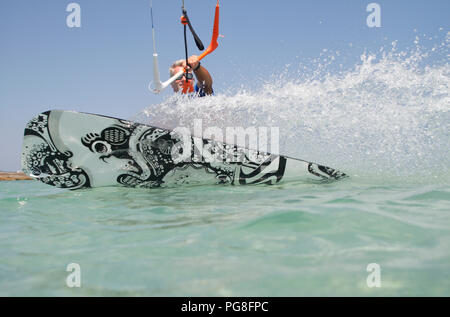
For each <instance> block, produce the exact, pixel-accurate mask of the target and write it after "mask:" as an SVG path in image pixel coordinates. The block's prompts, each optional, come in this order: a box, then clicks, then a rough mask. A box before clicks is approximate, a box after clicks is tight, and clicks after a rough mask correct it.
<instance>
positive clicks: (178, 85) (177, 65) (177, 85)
mask: <svg viewBox="0 0 450 317" xmlns="http://www.w3.org/2000/svg"><path fill="white" fill-rule="evenodd" d="M185 64H186V61H185V60H184V59H180V60H177V61H176V62H174V63H173V64H172V66H171V67H170V68H169V74H170V77H172V76H173V75H175V74H176V73H178V72H179V71H180V70H182V71H184V65H185ZM189 72H190V73H191V72H192V71H189ZM185 82H186V78H185V77H184V76H181V78H178V79H177V80H175V81H174V82H173V83H172V84H171V86H172V89H173V91H174V92H178V91H180V90H181V89H182V88H183V84H184V83H185Z"/></svg>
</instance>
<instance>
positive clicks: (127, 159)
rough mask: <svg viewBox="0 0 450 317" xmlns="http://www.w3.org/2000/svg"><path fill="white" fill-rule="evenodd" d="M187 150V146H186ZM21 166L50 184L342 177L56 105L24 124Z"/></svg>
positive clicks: (306, 165) (315, 166)
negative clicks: (56, 106) (55, 107)
mask: <svg viewBox="0 0 450 317" xmlns="http://www.w3.org/2000/svg"><path fill="white" fill-rule="evenodd" d="M186 149H188V150H186ZM22 170H23V171H24V172H25V173H26V174H27V175H30V176H31V177H33V178H35V179H37V180H39V181H41V182H43V183H45V184H48V185H52V186H56V187H60V188H69V189H79V188H86V187H102V186H116V185H119V186H127V187H143V188H153V187H167V186H176V185H183V184H232V185H245V184H275V183H278V182H280V181H282V180H286V179H292V180H296V179H305V180H310V179H312V180H314V179H316V180H338V179H341V178H344V177H347V176H346V175H345V174H344V173H341V172H339V171H336V170H334V169H332V168H329V167H326V166H321V165H318V164H314V163H310V162H306V161H302V160H298V159H293V158H287V157H285V156H282V155H273V154H269V153H261V152H258V151H255V150H248V149H244V148H240V147H237V146H234V145H228V144H225V143H221V142H217V141H212V140H205V139H200V138H196V137H190V136H188V137H186V136H183V135H180V134H177V133H176V132H174V131H170V130H166V129H160V128H156V127H152V126H148V125H144V124H139V123H134V122H130V121H126V120H121V119H117V118H112V117H106V116H101V115H94V114H87V113H78V112H73V111H60V110H52V111H47V112H44V113H41V114H39V115H37V116H36V117H34V118H33V119H32V120H31V121H30V122H28V124H27V125H26V128H25V134H24V143H23V151H22Z"/></svg>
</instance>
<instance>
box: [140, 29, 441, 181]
mask: <svg viewBox="0 0 450 317" xmlns="http://www.w3.org/2000/svg"><path fill="white" fill-rule="evenodd" d="M448 48H449V36H448V34H447V35H446V38H445V39H444V40H443V41H442V43H440V44H437V45H435V46H433V47H431V48H429V47H428V48H426V47H424V46H421V45H420V44H419V38H418V37H416V40H415V41H414V47H413V48H410V49H407V50H403V51H399V50H398V48H397V42H395V41H394V42H392V44H391V47H389V48H388V49H385V48H384V47H382V48H380V49H379V50H378V52H376V53H371V52H363V53H362V54H361V56H360V62H359V63H357V64H356V65H354V66H353V67H350V68H349V69H343V67H342V64H339V61H340V57H341V53H340V52H335V53H332V52H330V51H327V50H325V51H324V52H322V54H321V58H317V59H315V60H313V61H311V62H309V63H308V64H305V63H302V64H300V65H296V66H293V65H290V66H289V67H287V69H286V70H285V71H284V72H282V73H281V74H273V75H272V76H271V77H270V78H271V79H269V80H267V79H266V81H265V82H264V83H263V84H262V86H261V87H260V88H258V89H245V87H241V88H240V89H239V90H238V91H234V92H227V93H221V92H216V95H215V96H212V97H206V98H190V97H187V96H181V95H174V96H171V97H169V98H168V99H166V100H165V101H164V102H163V103H161V104H159V105H152V106H150V107H148V108H147V109H144V110H143V111H142V112H141V113H139V114H138V115H136V116H135V117H134V118H133V120H137V121H139V122H142V123H147V124H151V125H155V126H159V127H164V128H174V127H179V126H184V127H188V128H191V129H192V122H194V120H195V119H201V120H202V124H203V127H204V128H206V127H209V126H214V127H219V128H221V129H223V130H224V131H225V128H226V127H230V126H231V127H244V128H245V127H249V126H255V127H261V126H262V127H279V133H280V140H279V151H280V154H284V155H287V156H291V157H296V158H301V159H303V160H307V161H312V162H317V163H320V164H324V165H327V166H331V167H334V168H337V169H339V170H342V171H344V172H345V173H347V174H349V175H351V176H354V177H355V176H368V177H376V176H379V177H380V178H384V179H386V177H395V176H399V177H406V176H412V177H416V178H417V177H419V178H421V179H423V178H426V179H428V180H430V179H431V180H433V179H436V178H441V179H442V178H444V179H448V178H449V175H450V173H449V166H450V159H449V157H450V153H449V149H450V138H449V131H450V112H449V110H450V107H449V105H450V97H449V84H450V80H449V79H450V78H449V77H450V67H449V64H448ZM295 67H297V69H295ZM269 147H270V145H269Z"/></svg>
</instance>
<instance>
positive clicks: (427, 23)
mask: <svg viewBox="0 0 450 317" xmlns="http://www.w3.org/2000/svg"><path fill="white" fill-rule="evenodd" d="M71 2H76V3H78V4H79V5H80V6H81V27H80V28H68V27H67V25H66V17H67V15H68V14H69V13H68V12H66V7H67V5H68V4H69V3H71ZM371 2H376V3H378V4H379V5H380V6H381V25H382V26H381V28H369V27H368V26H367V25H366V18H367V16H368V15H369V12H366V6H367V5H368V4H369V3H371ZM149 3H150V1H149V0H132V1H130V0H113V1H112V0H108V1H107V0H78V1H66V0H2V1H1V2H0V132H1V136H2V137H1V138H0V146H1V149H2V153H1V156H0V170H17V169H19V168H20V151H21V146H22V134H23V129H24V126H25V124H26V122H27V121H28V120H29V119H31V118H32V117H33V116H34V115H35V114H37V113H39V112H42V111H45V110H49V109H70V110H77V111H84V112H92V113H98V114H105V115H110V116H114V117H121V118H129V117H131V116H133V115H134V114H136V113H137V112H139V111H140V110H142V109H143V108H145V107H148V106H149V105H151V104H156V103H159V102H161V101H162V100H163V99H164V98H167V96H168V94H169V92H165V93H164V94H162V95H159V96H155V95H153V94H152V93H151V92H149V91H148V90H147V84H148V83H149V81H150V80H151V76H152V75H151V71H152V60H151V54H152V42H151V23H150V9H149ZM215 3H216V0H185V5H186V8H187V9H188V13H189V15H190V18H191V20H192V22H193V25H194V27H195V29H196V31H197V33H198V34H199V35H200V37H201V38H202V40H203V41H204V43H205V45H208V44H209V40H210V37H211V28H212V20H213V12H214V7H215ZM153 6H154V18H155V27H156V32H157V34H156V35H157V49H158V53H159V54H160V67H161V68H162V70H163V72H162V74H163V76H162V77H163V78H165V77H166V72H165V69H166V67H167V66H169V65H170V64H171V62H172V61H173V60H176V59H179V58H183V55H184V48H183V33H182V26H181V24H180V22H179V18H180V15H181V0H177V1H175V0H170V1H169V0H153ZM449 21H450V1H448V0H430V1H425V0H389V1H387V0H379V1H363V0H341V1H338V0H314V1H312V0H311V1H301V0H279V1H265V0H264V1H256V0H221V22H220V33H221V34H223V35H224V36H225V38H222V39H220V42H219V43H220V46H219V48H218V49H217V50H216V52H214V54H212V55H210V56H208V57H207V58H206V59H205V60H204V63H203V65H205V66H207V68H208V69H209V70H210V72H211V73H212V74H213V77H214V79H215V85H214V88H215V91H216V92H219V91H220V90H221V89H225V88H227V87H231V86H233V85H239V84H241V82H240V81H241V80H242V75H243V74H249V73H250V72H259V74H263V73H264V72H267V73H268V74H270V73H271V72H273V71H275V70H278V69H280V68H282V67H283V66H284V65H285V64H287V63H290V62H293V61H294V60H295V58H296V57H297V56H298V58H299V59H305V60H307V59H308V58H314V57H316V56H319V54H320V53H321V52H322V50H323V49H325V48H326V49H328V50H331V51H335V50H344V51H346V52H347V53H348V54H350V55H351V56H354V58H355V63H356V60H357V59H358V57H359V55H360V54H361V53H362V52H363V51H364V49H368V50H372V49H373V50H376V49H377V48H379V47H381V46H383V45H384V44H386V43H387V42H386V39H387V40H388V42H392V41H393V40H398V41H399V46H400V47H401V46H402V45H405V46H407V45H410V44H411V43H412V41H413V39H414V36H415V35H416V33H415V32H414V29H416V30H417V32H418V33H420V34H429V35H436V34H438V30H439V28H443V31H441V32H445V33H446V32H448V31H449ZM189 40H190V43H191V45H190V53H191V54H194V53H197V54H198V51H197V50H195V48H194V45H193V42H192V38H191V37H190V38H189ZM349 43H352V44H353V45H352V47H350V46H349Z"/></svg>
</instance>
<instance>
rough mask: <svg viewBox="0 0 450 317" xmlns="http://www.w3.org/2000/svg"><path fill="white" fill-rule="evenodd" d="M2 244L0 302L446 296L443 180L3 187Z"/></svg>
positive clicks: (448, 235)
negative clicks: (74, 280) (75, 269)
mask: <svg viewBox="0 0 450 317" xmlns="http://www.w3.org/2000/svg"><path fill="white" fill-rule="evenodd" d="M0 236H1V239H0V252H1V255H2V256H1V259H0V296H450V190H449V186H448V183H442V184H439V183H436V184H420V183H415V184H414V183H411V182H410V183H407V184H404V183H402V182H396V183H393V182H390V183H389V184H383V183H382V182H375V183H374V182H371V180H370V179H369V180H368V179H346V180H343V181H338V182H335V183H330V184H313V183H305V182H290V183H285V184H278V185H257V186H227V185H225V186H224V185H217V186H192V187H180V188H167V189H152V190H148V189H127V188H120V187H109V188H97V189H86V190H78V191H67V190H59V189H55V188H53V187H49V186H47V185H44V184H41V183H39V182H37V181H16V182H0ZM70 263H76V264H78V265H79V267H80V272H81V274H80V280H81V287H73V288H70V287H68V285H67V283H66V278H67V277H68V276H69V274H71V273H72V272H71V271H70V272H68V271H66V269H67V266H68V265H69V264H70ZM371 263H376V265H379V273H380V274H379V281H380V284H378V285H379V286H380V287H376V286H373V283H370V281H373V275H371V274H373V273H374V272H375V271H373V267H372V268H371V267H369V271H368V270H367V269H368V265H369V264H371ZM368 279H369V283H368V281H367V280H368ZM369 286H372V287H369Z"/></svg>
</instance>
